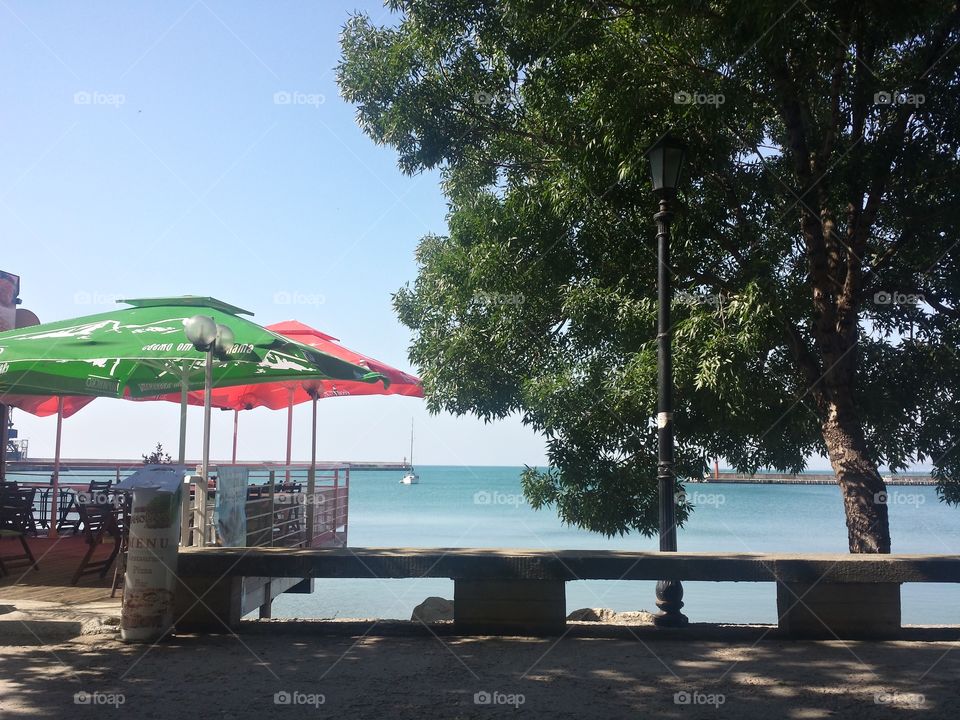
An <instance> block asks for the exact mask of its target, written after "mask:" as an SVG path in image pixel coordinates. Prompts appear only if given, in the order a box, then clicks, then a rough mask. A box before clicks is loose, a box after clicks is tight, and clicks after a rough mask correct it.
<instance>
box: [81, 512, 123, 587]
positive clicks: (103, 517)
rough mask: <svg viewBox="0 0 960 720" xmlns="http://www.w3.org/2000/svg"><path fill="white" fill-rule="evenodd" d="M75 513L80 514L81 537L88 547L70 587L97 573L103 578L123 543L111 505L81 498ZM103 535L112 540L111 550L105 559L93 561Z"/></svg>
mask: <svg viewBox="0 0 960 720" xmlns="http://www.w3.org/2000/svg"><path fill="white" fill-rule="evenodd" d="M77 511H78V512H79V514H80V523H81V525H82V526H83V535H84V539H85V541H86V543H87V545H88V547H87V553H86V555H84V556H83V559H82V560H81V561H80V567H78V568H77V571H76V572H75V573H74V574H73V578H72V579H71V580H70V584H71V585H76V584H77V583H78V582H79V581H80V578H81V576H83V575H90V574H92V573H98V574H99V575H100V577H101V578H105V577H106V576H107V571H108V570H109V569H110V566H111V565H113V561H114V560H115V559H116V557H117V555H118V554H119V553H120V546H121V544H122V542H123V537H122V534H121V532H120V526H119V524H118V522H117V508H115V507H114V506H113V505H98V504H95V503H86V502H83V499H82V498H81V501H80V502H78V503H77ZM104 535H109V536H110V537H111V538H113V548H112V549H111V550H110V553H109V555H107V557H105V558H101V559H100V560H94V559H93V554H94V553H95V552H96V551H97V548H98V547H99V546H100V545H101V544H103V540H104Z"/></svg>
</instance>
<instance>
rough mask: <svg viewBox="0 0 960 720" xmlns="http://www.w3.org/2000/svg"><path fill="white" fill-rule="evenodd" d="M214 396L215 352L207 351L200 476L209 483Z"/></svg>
mask: <svg viewBox="0 0 960 720" xmlns="http://www.w3.org/2000/svg"><path fill="white" fill-rule="evenodd" d="M212 395H213V350H208V351H207V365H206V370H205V372H204V382H203V459H202V462H203V464H202V466H201V469H200V474H201V475H202V476H203V482H204V483H207V482H208V480H209V478H208V474H209V472H210V405H211V396H212Z"/></svg>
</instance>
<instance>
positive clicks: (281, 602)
mask: <svg viewBox="0 0 960 720" xmlns="http://www.w3.org/2000/svg"><path fill="white" fill-rule="evenodd" d="M417 472H418V473H419V474H420V484H419V485H412V486H406V485H401V484H399V480H400V476H401V473H399V472H354V473H351V478H350V520H349V544H350V545H352V546H367V547H370V546H395V547H396V546H407V547H515V548H548V549H591V548H596V549H614V550H656V548H657V541H656V539H655V538H644V537H643V536H641V535H630V536H626V537H617V538H606V537H603V536H602V535H598V534H595V533H590V532H586V531H583V530H579V529H576V528H572V527H568V526H565V525H564V524H563V523H561V522H560V520H559V519H558V518H557V517H556V514H555V513H554V512H553V511H552V510H549V509H548V510H540V511H535V510H533V509H532V508H531V507H530V506H529V505H528V504H527V503H526V501H525V500H524V498H523V494H522V492H521V489H520V472H521V469H520V468H515V467H440V466H432V467H431V466H421V467H418V468H417ZM687 493H688V496H689V497H690V499H691V500H692V501H693V503H694V505H696V511H695V512H694V513H693V516H692V517H691V519H690V520H689V521H688V523H687V525H686V526H685V527H684V528H682V529H681V530H680V531H679V536H678V544H679V548H680V549H681V550H690V551H730V552H748V551H750V552H777V551H796V552H811V553H812V552H846V550H847V540H846V527H845V525H844V519H843V508H842V505H841V501H840V492H839V490H838V489H837V488H836V487H835V486H831V485H726V484H724V485H714V484H691V485H689V486H687ZM888 504H889V505H890V512H891V533H892V537H893V549H894V551H895V552H904V553H914V552H915V553H926V552H930V553H944V554H960V509H958V508H952V507H947V506H945V505H943V504H942V503H940V502H938V500H937V496H936V492H935V490H934V488H932V487H892V488H890V498H889V500H888ZM684 589H685V596H684V601H685V602H686V608H685V609H684V612H685V613H687V615H688V616H689V617H690V620H691V621H692V622H739V623H744V622H763V623H774V622H776V593H775V589H774V586H773V584H771V583H705V582H701V583H696V582H689V583H684ZM902 592H903V594H902V597H903V621H904V622H905V623H908V624H960V587H958V586H956V585H945V584H944V585H940V584H909V585H904V586H903V591H902ZM430 595H439V596H442V597H446V598H451V599H452V598H453V582H452V581H449V580H442V579H422V580H418V579H412V580H347V579H343V580H340V579H338V580H317V581H316V585H315V592H314V593H312V594H310V595H284V596H281V597H280V598H278V599H277V600H276V601H275V602H274V607H273V610H274V616H275V617H317V618H332V617H340V618H346V617H354V618H357V617H363V618H374V617H376V618H400V619H409V617H410V612H411V610H412V609H413V607H414V606H415V605H417V604H418V603H420V602H421V601H422V600H423V599H424V598H426V597H427V596H430ZM581 607H608V608H612V609H614V610H641V609H642V610H655V609H656V608H655V606H654V583H653V582H639V581H577V582H569V583H567V608H568V611H569V610H574V609H577V608H581Z"/></svg>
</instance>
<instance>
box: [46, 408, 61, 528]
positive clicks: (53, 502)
mask: <svg viewBox="0 0 960 720" xmlns="http://www.w3.org/2000/svg"><path fill="white" fill-rule="evenodd" d="M62 435H63V395H60V396H59V397H58V398H57V439H56V444H55V445H54V450H53V488H52V489H51V490H50V532H49V533H48V535H49V537H52V538H55V537H56V536H57V520H58V518H57V504H58V501H59V500H60V439H61V437H62Z"/></svg>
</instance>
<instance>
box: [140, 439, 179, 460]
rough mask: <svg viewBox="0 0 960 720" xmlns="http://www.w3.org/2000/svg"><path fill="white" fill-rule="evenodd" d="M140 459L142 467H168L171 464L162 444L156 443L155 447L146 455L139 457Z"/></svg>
mask: <svg viewBox="0 0 960 720" xmlns="http://www.w3.org/2000/svg"><path fill="white" fill-rule="evenodd" d="M141 457H142V458H143V464H144V465H169V464H170V463H172V462H173V458H172V457H170V453H168V452H165V451H164V449H163V444H162V443H157V446H156V447H155V448H154V449H153V451H152V452H150V453H149V454H147V455H141Z"/></svg>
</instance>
